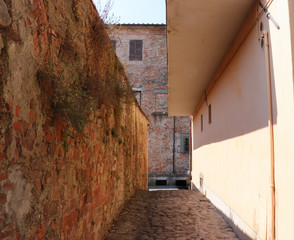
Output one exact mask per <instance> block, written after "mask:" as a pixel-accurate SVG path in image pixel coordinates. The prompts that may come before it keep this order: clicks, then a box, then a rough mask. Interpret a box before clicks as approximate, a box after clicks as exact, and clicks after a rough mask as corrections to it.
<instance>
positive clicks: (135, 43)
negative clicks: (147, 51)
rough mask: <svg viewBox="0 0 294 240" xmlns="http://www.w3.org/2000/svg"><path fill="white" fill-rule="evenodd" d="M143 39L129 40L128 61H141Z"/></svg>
mask: <svg viewBox="0 0 294 240" xmlns="http://www.w3.org/2000/svg"><path fill="white" fill-rule="evenodd" d="M142 57H143V40H130V54H129V60H130V61H142Z"/></svg>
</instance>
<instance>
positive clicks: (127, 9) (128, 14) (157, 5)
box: [93, 0, 166, 23]
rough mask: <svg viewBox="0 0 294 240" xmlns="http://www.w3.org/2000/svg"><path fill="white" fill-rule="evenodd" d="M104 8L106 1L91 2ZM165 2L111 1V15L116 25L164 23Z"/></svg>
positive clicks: (153, 0) (163, 0)
mask: <svg viewBox="0 0 294 240" xmlns="http://www.w3.org/2000/svg"><path fill="white" fill-rule="evenodd" d="M99 1H100V2H101V7H102V9H103V6H105V3H106V1H107V0H93V2H94V3H95V4H97V3H98V2H99ZM165 12H166V8H165V0H113V7H112V10H111V13H113V14H114V16H115V18H116V19H118V20H119V22H118V23H165V22H166V14H165Z"/></svg>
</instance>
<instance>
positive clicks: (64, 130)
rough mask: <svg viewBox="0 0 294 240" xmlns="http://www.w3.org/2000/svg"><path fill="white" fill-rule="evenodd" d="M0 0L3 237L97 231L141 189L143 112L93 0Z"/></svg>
mask: <svg viewBox="0 0 294 240" xmlns="http://www.w3.org/2000/svg"><path fill="white" fill-rule="evenodd" d="M4 2H5V3H6V5H7V8H8V13H9V15H10V17H11V19H12V23H11V24H10V22H8V23H7V24H6V25H5V26H4V24H5V23H3V21H2V19H0V25H1V24H2V25H1V26H0V27H2V28H1V30H0V31H1V36H0V47H1V56H0V76H1V78H0V134H1V138H0V239H3V240H4V239H102V238H103V235H104V233H105V231H106V230H107V229H108V227H109V225H110V223H111V222H112V220H113V218H115V217H116V216H117V214H118V213H119V210H120V209H121V208H122V206H123V204H124V202H125V201H126V200H127V199H129V198H130V196H131V195H132V194H133V193H134V191H135V190H136V189H146V188H147V158H148V140H147V138H148V120H147V118H146V117H145V115H144V114H143V112H142V111H141V109H140V108H139V107H138V106H137V105H136V104H135V100H134V98H133V97H132V96H131V95H130V91H128V89H130V88H129V87H128V84H127V82H126V76H125V74H124V70H123V68H122V66H121V65H120V63H119V61H118V60H117V58H116V56H115V53H114V51H113V48H112V45H111V43H110V41H109V38H108V37H107V34H106V31H105V28H104V24H103V23H102V22H101V20H100V19H99V17H98V14H97V12H96V10H95V8H94V5H93V4H92V1H91V0H50V1H45V0H32V1H23V0H5V1H4ZM4 2H2V0H0V8H1V7H3V6H5V5H4ZM1 10H2V9H1Z"/></svg>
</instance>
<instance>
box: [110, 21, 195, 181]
mask: <svg viewBox="0 0 294 240" xmlns="http://www.w3.org/2000/svg"><path fill="white" fill-rule="evenodd" d="M109 32H110V36H111V39H112V40H114V41H115V45H116V53H117V56H118V57H119V59H120V60H121V62H122V63H123V65H124V67H125V69H126V73H127V75H128V78H129V80H130V83H131V85H132V87H133V90H134V91H135V92H136V93H137V99H138V102H139V103H140V104H141V107H142V109H143V110H144V112H145V113H146V115H147V117H148V118H149V120H150V129H149V153H148V156H149V165H148V172H149V180H151V181H149V183H150V184H153V182H154V181H153V180H154V179H156V178H157V177H164V176H171V175H175V176H179V175H183V176H187V175H188V171H189V150H188V152H183V151H181V150H182V146H181V145H182V144H183V143H182V141H181V139H182V138H183V136H186V137H188V138H189V135H190V118H189V117H175V118H174V117H170V116H168V76H167V39H166V26H165V25H156V24H155V25H152V24H150V25H148V24H145V25H144V24H124V25H120V26H118V27H114V26H110V27H109ZM130 40H142V42H143V49H142V53H143V54H142V55H143V57H142V60H139V61H133V60H130V59H129V51H130ZM152 179H153V180H152Z"/></svg>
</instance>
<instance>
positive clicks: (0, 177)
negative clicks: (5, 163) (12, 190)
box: [0, 173, 8, 181]
mask: <svg viewBox="0 0 294 240" xmlns="http://www.w3.org/2000/svg"><path fill="white" fill-rule="evenodd" d="M7 179H8V173H0V181H3V180H7Z"/></svg>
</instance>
